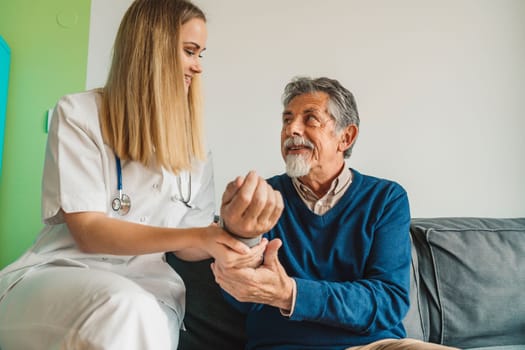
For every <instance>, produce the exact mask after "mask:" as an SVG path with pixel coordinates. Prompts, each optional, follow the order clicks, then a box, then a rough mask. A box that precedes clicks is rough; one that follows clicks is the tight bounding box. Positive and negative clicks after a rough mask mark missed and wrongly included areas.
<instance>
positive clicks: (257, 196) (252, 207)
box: [242, 177, 273, 224]
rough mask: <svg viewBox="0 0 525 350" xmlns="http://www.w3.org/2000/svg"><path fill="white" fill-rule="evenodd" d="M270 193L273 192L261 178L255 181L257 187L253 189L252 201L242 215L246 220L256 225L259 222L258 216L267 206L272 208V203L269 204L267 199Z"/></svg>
mask: <svg viewBox="0 0 525 350" xmlns="http://www.w3.org/2000/svg"><path fill="white" fill-rule="evenodd" d="M270 191H273V189H272V188H271V187H270V185H268V183H266V181H265V180H264V179H263V178H261V177H259V178H258V181H257V187H256V188H255V191H254V192H253V195H252V200H251V201H250V204H249V205H248V206H247V207H246V209H245V210H244V213H243V215H242V216H243V217H244V218H245V219H246V220H251V221H252V222H253V223H254V224H256V223H257V221H259V220H261V218H260V215H261V213H262V212H263V211H264V210H266V209H267V208H268V206H271V207H272V208H273V205H272V203H270V202H269V200H268V199H269V198H271V197H269V195H270V194H269V192H270Z"/></svg>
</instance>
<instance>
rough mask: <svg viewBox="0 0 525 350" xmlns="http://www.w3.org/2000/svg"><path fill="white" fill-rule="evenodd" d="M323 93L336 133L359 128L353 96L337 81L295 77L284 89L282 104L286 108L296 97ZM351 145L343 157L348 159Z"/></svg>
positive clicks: (322, 78) (324, 78)
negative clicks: (349, 128) (352, 126)
mask: <svg viewBox="0 0 525 350" xmlns="http://www.w3.org/2000/svg"><path fill="white" fill-rule="evenodd" d="M316 92H324V93H326V94H327V95H328V97H329V99H328V113H330V115H331V116H332V118H334V120H335V130H336V132H340V131H342V130H343V129H344V128H346V127H347V126H348V125H351V124H355V125H356V126H357V127H359V113H358V112H357V104H356V102H355V98H354V95H352V93H351V92H350V91H349V90H348V89H346V88H345V87H344V86H342V85H341V84H340V83H339V82H338V81H337V80H335V79H330V78H326V77H321V78H315V79H313V78H308V77H295V78H293V79H292V81H290V82H289V83H288V84H287V85H286V87H285V88H284V92H283V95H282V103H283V106H284V107H285V108H286V106H288V104H289V103H290V102H291V101H292V100H293V99H294V98H295V97H297V96H299V95H303V94H312V93H316ZM352 148H354V145H353V144H352V145H351V146H350V147H349V148H348V149H347V150H346V151H345V152H344V157H345V158H348V157H350V155H351V154H352Z"/></svg>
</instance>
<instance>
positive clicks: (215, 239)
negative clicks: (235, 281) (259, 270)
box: [202, 224, 268, 268]
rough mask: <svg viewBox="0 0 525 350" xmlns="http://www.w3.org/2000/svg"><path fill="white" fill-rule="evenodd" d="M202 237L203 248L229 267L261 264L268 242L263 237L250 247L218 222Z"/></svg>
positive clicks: (218, 261) (217, 260)
mask: <svg viewBox="0 0 525 350" xmlns="http://www.w3.org/2000/svg"><path fill="white" fill-rule="evenodd" d="M202 239H203V247H202V248H203V249H204V250H205V251H206V252H207V253H208V254H209V255H211V256H212V257H213V258H214V259H215V261H216V262H217V263H219V264H221V265H222V266H224V267H228V268H241V267H257V266H259V265H260V264H261V263H262V258H263V255H264V250H265V249H266V245H267V244H268V240H267V239H266V238H263V239H262V240H261V242H259V243H258V244H256V245H255V246H253V247H252V248H249V247H248V246H246V245H245V244H244V243H242V242H240V241H239V240H238V239H236V238H234V237H233V236H232V235H230V234H229V233H228V232H226V231H224V230H223V229H221V228H220V227H218V226H217V225H216V224H212V225H210V226H209V227H208V229H207V230H205V232H203V236H202Z"/></svg>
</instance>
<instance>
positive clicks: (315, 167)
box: [281, 92, 346, 177]
mask: <svg viewBox="0 0 525 350" xmlns="http://www.w3.org/2000/svg"><path fill="white" fill-rule="evenodd" d="M328 99H329V97H328V94H326V93H324V92H317V93H312V94H303V95H299V96H296V97H294V98H293V99H292V100H291V101H290V103H289V104H288V105H287V106H286V107H285V109H284V111H283V116H282V118H283V124H282V130H281V153H282V156H283V159H284V160H285V162H286V172H287V173H288V175H289V176H291V177H301V176H305V175H307V174H311V173H313V174H316V173H319V172H320V174H324V175H329V176H331V175H332V174H329V173H330V172H333V171H335V172H338V171H340V170H341V167H342V165H343V163H344V157H343V151H344V149H346V148H344V149H343V148H342V146H341V141H342V138H344V136H343V134H344V132H343V133H340V134H336V132H335V120H334V119H333V118H332V116H331V115H330V114H329V112H328ZM334 169H335V170H334Z"/></svg>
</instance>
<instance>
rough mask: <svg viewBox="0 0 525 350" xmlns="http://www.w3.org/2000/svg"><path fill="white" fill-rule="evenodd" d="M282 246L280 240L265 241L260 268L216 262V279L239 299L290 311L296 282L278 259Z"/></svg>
mask: <svg viewBox="0 0 525 350" xmlns="http://www.w3.org/2000/svg"><path fill="white" fill-rule="evenodd" d="M281 245H282V242H281V240H280V239H274V240H272V241H270V242H269V243H268V244H267V246H266V244H265V246H266V250H265V252H264V260H263V263H262V265H260V266H257V267H253V266H246V267H234V266H227V265H225V264H222V263H221V262H220V261H216V262H215V263H212V264H211V269H212V271H213V274H214V275H215V281H216V282H217V283H218V284H219V285H220V286H221V288H222V289H224V290H225V291H226V292H228V293H229V294H230V295H232V296H233V297H234V298H235V299H237V300H238V301H241V302H252V303H259V304H267V305H272V306H275V307H277V308H280V309H281V310H290V309H291V307H292V302H293V301H292V300H293V289H294V285H295V282H294V280H293V279H292V278H291V277H289V276H288V275H287V273H286V271H285V270H284V268H283V266H282V265H281V263H280V261H279V259H278V256H277V252H278V250H279V248H280V247H281ZM252 249H253V248H252ZM259 249H260V247H259Z"/></svg>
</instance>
